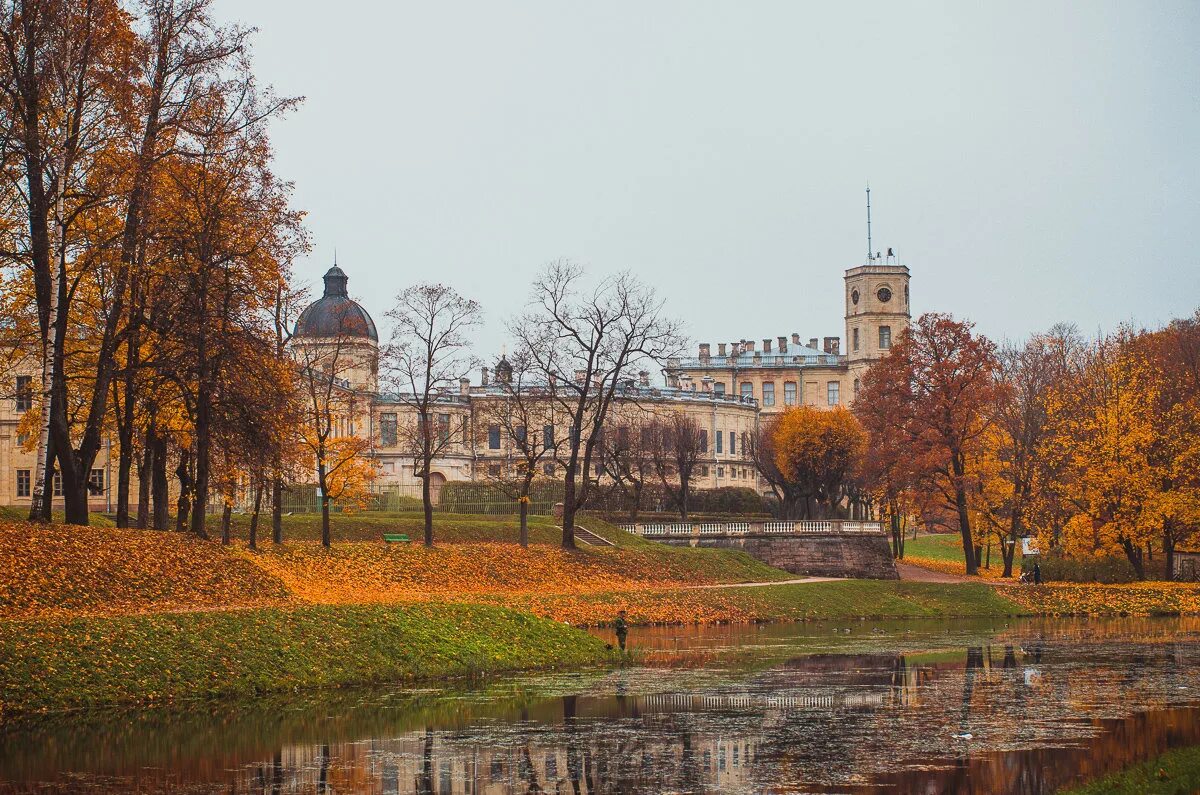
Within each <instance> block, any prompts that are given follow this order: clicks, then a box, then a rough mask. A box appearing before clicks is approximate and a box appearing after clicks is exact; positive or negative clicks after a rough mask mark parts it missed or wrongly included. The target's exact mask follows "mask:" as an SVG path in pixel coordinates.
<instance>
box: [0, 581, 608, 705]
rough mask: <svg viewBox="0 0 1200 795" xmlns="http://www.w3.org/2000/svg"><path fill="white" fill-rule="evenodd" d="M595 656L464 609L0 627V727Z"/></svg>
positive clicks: (560, 635) (515, 618)
mask: <svg viewBox="0 0 1200 795" xmlns="http://www.w3.org/2000/svg"><path fill="white" fill-rule="evenodd" d="M609 659H611V654H610V652H608V651H607V650H606V649H605V646H604V644H603V643H602V642H601V641H599V640H597V639H595V638H593V637H591V636H589V635H587V634H586V633H584V632H581V631H579V630H575V629H572V628H570V627H567V626H564V625H563V624H561V623H556V622H552V621H546V620H544V619H540V618H536V617H534V616H532V615H529V614H527V613H520V612H516V611H512V610H506V609H503V608H499V607H491V606H485V605H467V604H431V603H426V604H421V605H410V606H405V607H384V606H353V607H350V606H341V607H333V606H310V607H295V608H261V609H249V610H230V611H216V612H194V613H167V614H160V615H145V616H121V617H111V618H97V617H92V618H79V619H69V620H39V621H6V622H0V718H3V717H11V716H12V715H13V714H15V713H22V712H29V711H42V710H44V711H50V710H64V709H78V708H86V707H96V706H103V705H115V704H128V703H146V702H170V701H180V700H190V699H200V698H208V697H215V696H228V695H249V694H256V693H268V692H272V691H281V690H291V689H293V688H312V687H336V686H342V685H350V684H359V683H371V682H381V681H389V682H390V681H404V680H417V679H435V678H437V679H440V678H445V677H451V676H464V675H470V674H483V673H496V672H502V671H513V670H527V669H535V668H552V667H553V668H556V667H579V666H584V665H593V664H598V663H602V662H605V661H607V660H609Z"/></svg>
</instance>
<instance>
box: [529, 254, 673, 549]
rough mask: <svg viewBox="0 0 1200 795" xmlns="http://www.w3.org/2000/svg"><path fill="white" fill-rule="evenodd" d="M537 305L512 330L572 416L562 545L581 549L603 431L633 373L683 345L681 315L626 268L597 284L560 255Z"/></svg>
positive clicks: (539, 284)
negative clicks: (581, 517)
mask: <svg viewBox="0 0 1200 795" xmlns="http://www.w3.org/2000/svg"><path fill="white" fill-rule="evenodd" d="M530 305H531V309H530V311H529V312H527V313H526V314H525V315H523V316H521V317H520V318H518V319H517V320H516V321H514V322H513V323H512V326H511V331H512V333H513V335H514V336H515V337H517V339H518V340H520V342H521V345H522V347H523V348H524V349H526V350H528V351H529V353H530V356H531V357H532V359H533V362H534V365H535V366H536V367H537V368H538V369H539V370H541V373H542V375H543V377H544V378H545V381H546V384H547V389H548V391H549V393H550V398H551V399H552V400H553V401H554V402H555V403H556V404H557V406H558V408H560V409H561V411H562V413H563V414H565V415H567V416H568V417H569V418H570V422H571V427H570V429H569V432H568V435H567V439H566V440H565V443H566V444H565V449H564V452H563V457H564V459H565V460H564V461H563V465H564V470H565V472H564V481H563V518H562V528H563V534H562V545H563V547H564V548H566V549H574V548H575V514H576V513H577V512H578V511H579V509H580V507H581V506H582V505H583V504H584V503H585V502H586V501H587V497H588V492H589V490H590V488H591V486H592V481H591V480H590V479H589V477H588V473H589V472H590V471H591V467H592V459H593V457H594V455H595V451H596V445H597V443H598V442H599V440H600V431H601V429H602V428H603V427H604V421H605V420H606V419H607V417H608V411H609V408H610V407H611V406H612V402H613V400H614V398H615V397H616V395H617V393H618V390H619V388H620V385H621V383H622V381H624V380H625V379H626V374H627V373H629V372H631V371H632V370H633V369H634V368H636V367H637V366H638V365H639V364H641V363H643V362H645V361H646V360H653V361H661V360H663V359H666V358H667V357H669V356H673V355H675V354H676V353H677V352H678V351H679V349H680V348H681V347H682V338H681V335H680V332H679V324H678V322H677V321H674V320H670V319H667V318H665V317H663V314H662V307H663V301H662V299H661V298H659V297H658V295H657V294H656V293H655V292H654V290H653V289H652V288H650V287H648V286H646V285H644V284H642V283H641V282H640V281H638V280H637V278H635V277H634V276H633V275H632V274H630V273H628V272H622V273H619V274H616V275H614V276H610V277H607V278H605V279H602V280H601V281H600V282H599V283H597V284H595V285H594V286H592V287H588V286H587V285H586V284H585V283H584V271H583V269H582V268H580V267H579V266H577V265H574V264H572V263H570V262H567V261H565V260H559V261H557V262H553V263H551V264H550V265H548V266H547V267H546V268H545V270H544V271H543V272H542V273H541V275H540V276H539V277H538V278H537V279H536V280H535V281H534V283H533V295H532V297H531V298H530Z"/></svg>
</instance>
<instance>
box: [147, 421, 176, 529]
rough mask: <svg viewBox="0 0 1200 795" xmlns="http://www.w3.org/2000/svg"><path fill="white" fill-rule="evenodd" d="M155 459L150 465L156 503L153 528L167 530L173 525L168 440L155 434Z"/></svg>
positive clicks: (151, 495)
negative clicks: (168, 477)
mask: <svg viewBox="0 0 1200 795" xmlns="http://www.w3.org/2000/svg"><path fill="white" fill-rule="evenodd" d="M152 447H153V450H154V459H153V462H152V463H151V465H150V480H151V483H150V497H151V499H152V500H153V502H154V513H153V517H154V519H153V525H152V526H153V527H154V529H155V530H166V529H167V527H168V526H169V525H170V523H171V487H170V482H169V481H168V480H167V440H166V439H164V438H162V437H161V436H159V435H158V433H157V431H156V432H155V434H154V442H153V445H152Z"/></svg>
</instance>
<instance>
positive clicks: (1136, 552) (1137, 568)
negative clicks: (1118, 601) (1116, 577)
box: [1121, 538, 1146, 580]
mask: <svg viewBox="0 0 1200 795" xmlns="http://www.w3.org/2000/svg"><path fill="white" fill-rule="evenodd" d="M1121 547H1122V548H1123V549H1124V550H1125V557H1127V558H1129V562H1130V564H1131V565H1132V566H1133V571H1134V573H1135V574H1137V578H1138V579H1139V580H1144V579H1146V566H1145V563H1144V562H1143V561H1142V548H1141V547H1139V546H1138V545H1137V544H1135V543H1133V542H1132V541H1130V540H1129V539H1128V538H1126V539H1122V541H1121Z"/></svg>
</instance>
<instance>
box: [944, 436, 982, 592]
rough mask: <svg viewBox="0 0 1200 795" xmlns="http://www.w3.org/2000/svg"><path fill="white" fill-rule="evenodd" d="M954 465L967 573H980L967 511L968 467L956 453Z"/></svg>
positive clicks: (956, 504) (957, 505)
mask: <svg viewBox="0 0 1200 795" xmlns="http://www.w3.org/2000/svg"><path fill="white" fill-rule="evenodd" d="M951 463H952V465H953V467H954V507H955V508H956V509H957V510H958V532H959V534H960V535H961V536H962V546H963V555H964V556H965V557H966V560H967V574H968V575H969V576H970V575H976V574H979V560H978V558H976V557H975V540H974V539H973V538H972V537H971V516H970V514H968V513H967V491H966V489H965V488H964V487H963V476H964V474H965V473H966V467H965V466H964V465H963V462H962V457H961V456H960V455H959V454H958V453H955V454H953V455H952V456H951Z"/></svg>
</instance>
